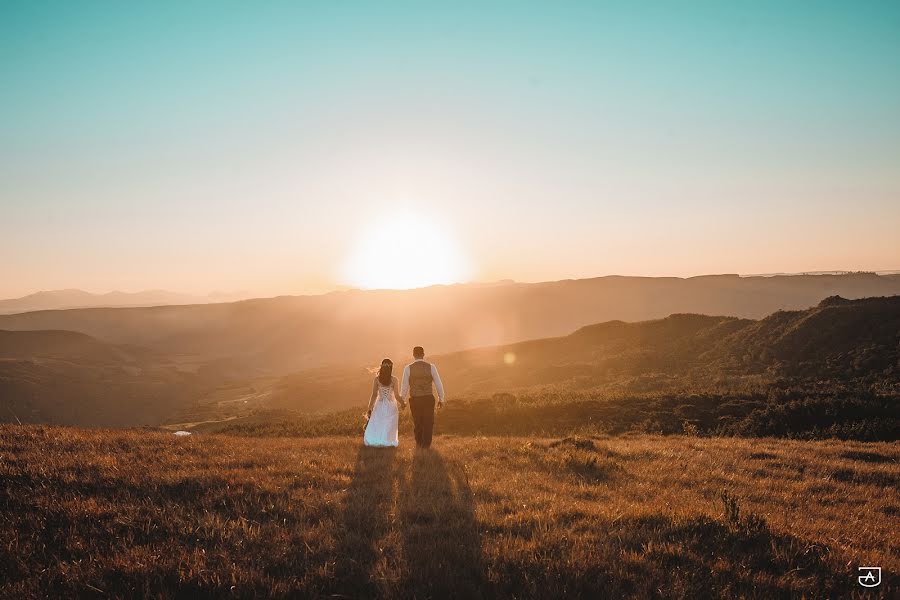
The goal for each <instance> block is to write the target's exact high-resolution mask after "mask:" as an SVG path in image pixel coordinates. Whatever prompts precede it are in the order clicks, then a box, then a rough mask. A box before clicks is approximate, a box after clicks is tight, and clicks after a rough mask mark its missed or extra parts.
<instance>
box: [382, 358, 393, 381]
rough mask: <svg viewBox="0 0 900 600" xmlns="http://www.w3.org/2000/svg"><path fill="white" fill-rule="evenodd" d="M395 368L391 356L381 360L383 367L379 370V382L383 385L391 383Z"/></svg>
mask: <svg viewBox="0 0 900 600" xmlns="http://www.w3.org/2000/svg"><path fill="white" fill-rule="evenodd" d="M393 370H394V363H393V362H392V361H391V359H389V358H385V359H384V360H383V361H381V368H380V369H379V370H378V383H380V384H381V385H391V371H393Z"/></svg>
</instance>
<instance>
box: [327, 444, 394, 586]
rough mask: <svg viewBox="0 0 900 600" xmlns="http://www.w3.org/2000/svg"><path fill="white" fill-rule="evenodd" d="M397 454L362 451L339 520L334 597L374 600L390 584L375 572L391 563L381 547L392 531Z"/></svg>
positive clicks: (384, 450) (382, 449) (372, 449)
mask: <svg viewBox="0 0 900 600" xmlns="http://www.w3.org/2000/svg"><path fill="white" fill-rule="evenodd" d="M396 456H397V450H396V449H395V448H367V447H365V446H363V447H360V449H359V454H358V455H357V457H356V466H355V468H354V472H353V476H352V480H351V482H350V487H349V488H348V489H347V493H346V496H345V499H344V503H343V506H342V509H341V513H340V516H339V522H338V526H339V527H340V530H339V531H338V533H337V535H338V544H337V553H336V555H335V572H334V582H335V589H334V590H333V591H334V595H336V596H338V597H340V596H344V597H363V598H373V597H381V596H384V595H385V589H386V584H387V582H384V581H380V580H379V578H378V577H377V574H376V573H375V571H377V570H378V565H379V563H380V562H382V561H385V560H387V557H385V556H384V553H383V551H382V548H383V545H382V544H380V543H379V542H381V541H382V540H383V539H384V538H385V536H387V535H388V534H389V533H390V531H391V507H392V505H393V496H394V481H395V477H396V469H395V468H394V464H395V461H396Z"/></svg>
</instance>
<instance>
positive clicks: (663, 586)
mask: <svg viewBox="0 0 900 600" xmlns="http://www.w3.org/2000/svg"><path fill="white" fill-rule="evenodd" d="M401 444H402V446H401V448H400V449H398V450H396V451H394V450H374V449H365V448H360V446H359V441H358V440H357V439H354V438H348V437H331V438H320V439H269V438H234V437H226V436H215V435H208V436H203V435H196V436H193V437H190V438H176V437H174V436H172V435H171V434H165V433H158V432H143V431H96V430H95V431H88V430H76V429H66V428H51V427H41V426H3V427H0V573H3V576H2V579H0V597H35V596H53V597H72V596H97V597H107V596H114V597H134V596H139V595H154V596H162V597H176V596H191V597H205V596H237V597H254V596H276V597H285V596H293V595H299V596H304V597H310V596H312V597H317V596H323V597H328V596H332V597H415V598H427V597H446V596H453V597H519V598H522V597H535V598H552V597H560V596H562V595H570V596H590V597H667V598H669V597H675V598H679V597H682V598H692V597H710V596H711V597H758V598H776V597H800V596H806V597H847V596H851V595H860V596H861V594H860V591H861V590H862V588H859V587H858V586H857V583H856V567H857V566H858V565H872V564H875V565H880V566H882V567H883V569H884V571H883V572H884V579H885V581H884V583H883V584H882V587H881V588H880V589H879V590H878V592H879V593H880V594H882V595H884V596H890V595H891V593H896V591H897V585H898V578H897V575H896V574H897V573H898V570H900V540H898V535H897V532H898V531H900V527H898V525H900V499H898V497H897V484H898V481H900V463H898V460H900V444H897V443H872V444H865V443H858V442H831V441H824V442H798V441H784V440H773V439H756V440H748V439H731V438H718V439H717V438H713V439H699V438H690V437H654V436H639V437H630V438H629V437H624V438H593V439H591V438H584V437H582V438H564V439H558V440H549V439H547V440H529V439H523V438H452V437H447V436H442V437H439V438H437V439H436V441H435V448H434V449H433V450H431V451H424V452H421V451H416V450H414V449H413V448H412V447H411V444H410V440H409V439H408V438H405V437H404V438H402V439H401ZM723 498H724V500H723ZM726 507H727V508H728V510H727V511H726Z"/></svg>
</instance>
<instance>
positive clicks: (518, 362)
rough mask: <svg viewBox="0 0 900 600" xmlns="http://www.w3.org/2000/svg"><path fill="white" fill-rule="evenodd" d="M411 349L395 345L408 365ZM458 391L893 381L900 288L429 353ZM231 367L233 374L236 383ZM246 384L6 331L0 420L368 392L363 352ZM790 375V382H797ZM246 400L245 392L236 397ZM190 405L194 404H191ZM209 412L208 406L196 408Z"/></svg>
mask: <svg viewBox="0 0 900 600" xmlns="http://www.w3.org/2000/svg"><path fill="white" fill-rule="evenodd" d="M404 358H405V357H404V356H402V355H399V356H395V359H396V363H397V365H398V367H397V371H398V373H399V371H400V366H399V365H400V364H402V363H403V362H405V360H404ZM430 358H433V359H434V360H435V362H436V363H437V364H438V365H439V367H440V370H441V373H442V376H443V378H444V380H445V383H446V386H447V388H448V390H449V391H450V394H452V396H453V397H454V398H456V399H459V398H484V397H488V398H489V397H491V395H493V394H497V393H507V392H509V393H516V394H519V393H523V392H524V393H526V394H528V393H530V394H544V395H546V394H551V395H553V394H557V395H561V397H565V396H566V394H572V393H576V394H582V395H584V394H588V395H591V394H593V395H596V396H597V397H605V396H608V395H610V394H613V395H615V394H621V393H643V392H648V391H649V392H654V393H670V394H672V395H673V396H677V395H678V394H681V393H684V392H683V390H685V389H693V390H695V391H694V392H690V394H695V393H697V391H699V392H701V393H704V392H705V391H708V390H714V389H724V388H725V387H727V386H729V385H733V384H734V382H737V383H738V385H740V384H741V382H743V381H745V380H746V381H751V382H753V383H754V385H756V386H757V387H759V386H760V385H768V384H770V383H774V382H779V381H787V382H796V381H800V382H806V383H805V384H809V385H812V386H813V387H816V386H818V387H821V386H825V387H826V388H827V389H829V390H836V389H839V388H840V386H843V385H849V384H853V385H855V386H857V387H859V386H863V387H866V388H871V387H872V386H876V387H878V388H879V389H880V390H882V391H881V392H880V393H882V394H888V395H890V394H893V395H896V394H897V390H898V386H900V296H894V297H886V298H867V299H861V300H846V299H843V298H839V297H831V298H826V299H825V300H823V301H822V302H820V303H819V304H818V305H816V306H814V307H812V308H809V309H806V310H800V311H778V312H775V313H773V314H771V315H769V316H767V317H765V318H763V319H760V320H752V319H741V318H737V317H723V316H706V315H698V314H675V315H671V316H668V317H666V318H663V319H656V320H650V321H643V322H638V323H625V322H622V321H610V322H605V323H600V324H596V325H590V326H586V327H582V328H580V329H578V330H577V331H575V332H574V333H571V334H569V335H567V336H562V337H554V338H546V339H537V340H531V341H524V342H518V343H514V344H502V345H497V346H491V347H486V348H477V349H472V350H464V351H459V352H453V353H449V354H444V355H440V354H437V355H431V356H430ZM229 380H231V383H228V382H229ZM261 381H263V380H256V381H250V380H247V381H244V382H243V383H241V384H240V385H237V384H236V383H235V382H234V381H233V377H231V375H230V374H229V373H228V370H227V369H222V368H221V367H220V368H208V367H203V366H201V367H200V368H199V369H197V368H191V367H188V366H186V365H184V364H180V363H179V362H178V357H176V356H172V357H167V356H163V355H159V354H156V353H155V352H153V351H147V350H143V349H140V348H133V347H129V346H114V345H111V344H108V343H105V342H101V341H99V340H97V339H94V338H92V337H90V336H87V335H84V334H80V333H73V332H68V331H0V421H7V422H9V421H13V422H14V421H21V422H52V423H62V424H77V425H92V426H97V425H107V426H108V425H114V426H121V425H138V424H160V423H162V422H173V419H175V422H180V421H200V420H205V419H212V418H224V417H227V416H228V415H232V414H235V410H237V409H240V410H241V411H243V413H244V414H246V411H247V409H248V408H253V407H252V406H249V407H248V406H247V402H248V401H252V402H258V404H257V406H259V407H261V408H268V409H271V408H275V409H291V410H299V411H306V412H328V411H335V410H341V409H345V408H349V407H353V406H360V407H361V406H363V404H364V403H365V400H366V398H367V397H368V393H369V390H370V389H371V381H372V374H371V372H369V371H368V370H367V369H366V368H365V366H363V365H353V364H347V365H345V366H340V367H322V368H317V369H309V370H304V371H300V372H296V373H293V374H290V375H287V376H285V377H282V378H274V379H269V380H266V381H265V383H260V382H261ZM791 385H793V384H791ZM236 403H237V404H236ZM188 415H193V416H191V417H190V418H183V417H185V416H188ZM198 415H201V416H198Z"/></svg>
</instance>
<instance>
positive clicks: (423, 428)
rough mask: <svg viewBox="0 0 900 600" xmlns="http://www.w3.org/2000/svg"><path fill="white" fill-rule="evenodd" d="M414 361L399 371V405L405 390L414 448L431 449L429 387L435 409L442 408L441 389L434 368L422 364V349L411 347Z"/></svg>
mask: <svg viewBox="0 0 900 600" xmlns="http://www.w3.org/2000/svg"><path fill="white" fill-rule="evenodd" d="M413 358H414V359H416V360H415V362H412V363H410V364H408V365H406V367H404V369H403V380H402V382H401V384H400V402H403V400H404V399H405V398H406V392H407V390H408V391H409V410H410V412H412V418H413V429H414V430H415V432H416V445H417V446H418V447H419V448H428V447H430V446H431V432H432V430H433V429H434V394H433V393H432V390H431V384H434V387H436V388H437V393H438V408H443V406H444V386H443V384H442V383H441V376H440V375H438V370H437V367H435V366H434V365H433V364H431V363H427V362H425V350H424V349H423V348H422V346H416V347H415V348H413Z"/></svg>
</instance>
